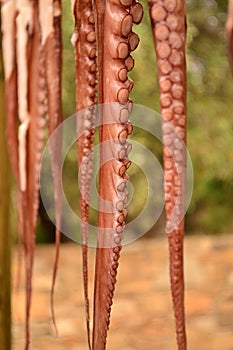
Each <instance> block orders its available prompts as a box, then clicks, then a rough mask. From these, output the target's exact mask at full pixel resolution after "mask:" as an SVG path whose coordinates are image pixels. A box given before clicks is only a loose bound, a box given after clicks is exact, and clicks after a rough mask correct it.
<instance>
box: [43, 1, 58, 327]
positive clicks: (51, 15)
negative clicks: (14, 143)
mask: <svg viewBox="0 0 233 350" xmlns="http://www.w3.org/2000/svg"><path fill="white" fill-rule="evenodd" d="M39 18H40V26H41V31H42V45H43V50H44V63H45V79H44V80H41V89H43V90H44V91H46V90H47V95H48V96H47V100H48V102H47V118H48V135H49V137H50V136H51V135H52V133H53V132H54V131H55V130H56V129H57V127H58V126H59V125H60V123H61V122H62V96H61V95H62V93H61V65H62V57H61V56H62V43H61V42H62V38H61V2H60V0H56V1H53V0H47V1H46V0H40V1H39ZM57 135H58V136H57V137H56V138H53V139H52V141H51V140H50V142H49V150H50V154H51V168H52V174H53V181H54V201H55V220H56V253H55V261H54V268H53V276H52V287H51V313H52V320H53V324H54V327H55V330H56V333H57V327H56V323H55V312H54V288H55V282H56V275H57V268H58V260H59V246H60V239H61V233H60V227H61V215H62V200H61V198H62V186H61V183H62V179H61V176H60V174H61V168H62V160H61V151H62V134H61V128H60V129H59V131H57Z"/></svg>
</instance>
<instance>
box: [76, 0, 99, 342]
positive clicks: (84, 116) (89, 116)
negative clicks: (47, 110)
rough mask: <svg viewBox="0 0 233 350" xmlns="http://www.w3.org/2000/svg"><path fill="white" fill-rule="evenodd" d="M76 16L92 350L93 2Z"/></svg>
mask: <svg viewBox="0 0 233 350" xmlns="http://www.w3.org/2000/svg"><path fill="white" fill-rule="evenodd" d="M73 15H74V20H75V30H74V34H73V37H72V44H73V46H74V51H75V70H76V111H77V112H80V111H82V112H81V113H77V137H78V168H79V187H80V216H81V235H82V256H83V283H84V298H85V308H86V326H87V337H88V346H89V349H91V342H90V311H89V296H88V218H89V203H90V182H91V173H92V163H93V155H94V153H93V152H94V144H93V142H94V132H95V129H94V123H95V107H94V104H95V102H96V89H95V86H96V33H95V17H94V11H93V8H92V0H86V1H80V0H76V1H74V3H73Z"/></svg>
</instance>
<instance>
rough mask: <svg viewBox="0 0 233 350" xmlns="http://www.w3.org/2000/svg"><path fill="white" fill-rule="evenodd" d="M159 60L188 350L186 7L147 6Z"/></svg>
mask: <svg viewBox="0 0 233 350" xmlns="http://www.w3.org/2000/svg"><path fill="white" fill-rule="evenodd" d="M148 3H149V8H150V17H151V25H152V31H153V37H154V43H155V48H156V54H157V62H158V74H159V88H160V104H161V112H162V133H163V149H164V178H165V179H164V186H165V207H166V213H167V232H168V241H169V251H170V278H171V290H172V298H173V305H174V312H175V319H176V334H177V344H178V349H179V350H185V349H186V334H185V311H184V277H183V235H184V220H183V217H184V201H185V177H186V175H185V168H186V152H185V147H184V144H185V141H186V131H185V128H186V64H185V34H186V33H185V31H186V23H185V2H184V1H178V0H158V1H154V0H148Z"/></svg>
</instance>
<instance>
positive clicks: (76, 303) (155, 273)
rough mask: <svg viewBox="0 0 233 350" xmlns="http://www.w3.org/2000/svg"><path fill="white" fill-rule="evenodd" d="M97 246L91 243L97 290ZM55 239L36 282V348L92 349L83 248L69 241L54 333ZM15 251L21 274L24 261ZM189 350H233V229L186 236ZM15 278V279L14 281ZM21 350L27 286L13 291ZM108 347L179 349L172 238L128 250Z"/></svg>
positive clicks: (39, 255) (16, 349) (38, 266)
mask: <svg viewBox="0 0 233 350" xmlns="http://www.w3.org/2000/svg"><path fill="white" fill-rule="evenodd" d="M94 255H95V251H94V249H90V259H89V260H90V271H91V272H90V285H91V290H90V292H91V293H90V296H91V302H92V294H93V288H92V285H93V282H92V281H93V268H94ZM53 256H54V247H53V246H52V245H47V246H39V247H37V250H36V260H35V266H34V267H35V268H34V280H33V301H32V310H31V349H32V350H47V349H49V350H55V349H56V350H63V349H64V350H74V349H75V350H87V343H86V334H85V322H84V316H85V311H84V306H83V288H82V279H81V247H80V246H79V245H78V244H63V245H62V247H61V258H60V264H59V270H58V280H57V286H56V296H55V310H56V320H57V325H58V329H59V336H58V338H56V337H55V336H54V330H53V327H52V324H51V318H50V306H49V298H50V296H49V292H50V284H51V271H52V262H53ZM16 257H17V255H16V251H15V252H14V254H13V274H14V276H15V271H16V265H17V259H16ZM185 278H186V313H187V336H188V349H189V350H197V349H198V350H233V235H226V236H220V237H207V236H195V237H187V238H186V239H185ZM13 284H14V282H13ZM12 308H13V330H12V332H13V350H21V349H22V350H23V349H24V289H23V286H22V287H20V290H19V292H18V294H17V295H16V293H15V292H14V293H13V302H12ZM107 349H108V350H119V349H121V350H152V349H153V350H175V349H176V343H175V332H174V319H173V312H172V304H171V298H170V290H169V275H168V252H167V241H166V239H165V238H154V239H145V238H143V239H140V240H138V241H136V242H134V243H132V244H130V245H128V246H125V247H124V248H123V250H122V254H121V259H120V267H119V273H118V283H117V287H116V293H115V297H114V304H113V307H112V318H111V325H110V331H109V335H108V342H107Z"/></svg>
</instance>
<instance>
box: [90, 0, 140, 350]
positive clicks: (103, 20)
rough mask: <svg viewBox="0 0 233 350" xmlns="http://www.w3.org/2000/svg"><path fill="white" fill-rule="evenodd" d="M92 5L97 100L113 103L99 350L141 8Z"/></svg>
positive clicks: (106, 116) (113, 264)
mask: <svg viewBox="0 0 233 350" xmlns="http://www.w3.org/2000/svg"><path fill="white" fill-rule="evenodd" d="M95 3H96V12H97V28H98V72H99V87H98V88H99V102H100V103H111V102H116V103H115V104H109V105H108V104H107V105H103V108H102V109H101V110H100V119H101V120H100V125H101V126H100V163H101V167H100V174H99V198H100V199H99V224H98V226H99V231H98V241H97V252H96V271H95V292H94V329H93V342H92V349H93V350H104V349H105V348H106V339H107V331H108V328H109V323H110V312H111V305H112V300H113V294H114V289H115V284H116V275H117V268H118V264H119V262H118V261H119V257H120V250H121V242H122V238H123V229H124V226H125V218H126V215H127V211H126V210H125V209H124V205H125V204H126V203H127V200H128V192H127V189H126V183H127V179H128V177H127V175H126V170H127V168H128V165H129V164H130V162H129V160H128V153H129V151H130V149H131V147H130V146H129V143H128V142H127V136H128V127H127V126H128V124H129V122H128V116H129V114H130V108H131V105H130V104H128V102H129V93H130V91H131V89H132V86H133V82H132V81H131V80H130V79H129V78H128V76H127V72H128V70H130V69H132V67H133V65H132V64H131V65H129V64H130V62H129V61H130V60H132V59H131V56H130V52H131V51H132V50H133V49H135V48H136V46H137V45H135V41H137V43H138V38H137V36H136V34H134V33H132V25H133V22H134V18H135V21H136V22H139V20H141V17H142V16H141V14H142V7H141V5H139V7H138V9H137V8H136V10H135V8H134V18H133V15H132V14H131V12H130V11H131V10H132V7H131V5H132V1H128V0H121V1H120V0H107V1H103V0H100V1H99V0H98V1H96V2H95ZM138 12H140V15H139V14H138ZM132 35H133V36H134V37H133V39H131V44H132V47H131V45H130V38H132ZM126 62H127V63H128V65H127V63H126ZM109 82H111V83H110V84H109Z"/></svg>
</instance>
